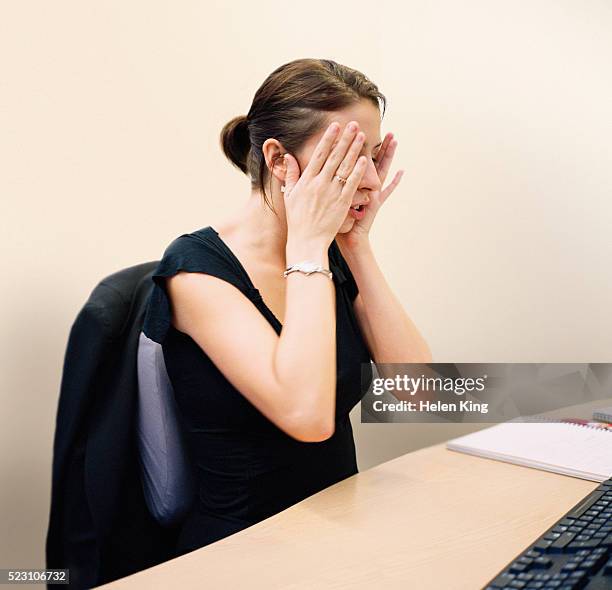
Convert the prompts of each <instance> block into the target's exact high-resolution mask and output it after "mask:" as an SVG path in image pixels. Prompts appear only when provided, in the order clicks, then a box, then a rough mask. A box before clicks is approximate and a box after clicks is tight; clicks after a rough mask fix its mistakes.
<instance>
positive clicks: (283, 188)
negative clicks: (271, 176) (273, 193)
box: [281, 184, 285, 193]
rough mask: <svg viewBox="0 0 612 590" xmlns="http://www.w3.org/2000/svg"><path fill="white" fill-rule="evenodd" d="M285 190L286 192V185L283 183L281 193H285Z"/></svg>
mask: <svg viewBox="0 0 612 590" xmlns="http://www.w3.org/2000/svg"><path fill="white" fill-rule="evenodd" d="M284 192H285V185H284V184H283V185H281V193H284Z"/></svg>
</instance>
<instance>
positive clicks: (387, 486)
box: [100, 444, 598, 590]
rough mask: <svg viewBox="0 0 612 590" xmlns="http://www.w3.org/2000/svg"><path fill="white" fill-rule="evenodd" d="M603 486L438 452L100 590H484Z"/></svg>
mask: <svg viewBox="0 0 612 590" xmlns="http://www.w3.org/2000/svg"><path fill="white" fill-rule="evenodd" d="M597 485H598V484H597V483H595V482H589V481H585V480H580V479H576V478H572V477H566V476H563V475H556V474H554V473H547V472H545V471H537V470H535V469H530V468H527V467H520V466H516V465H510V464H506V463H501V462H498V461H493V460H490V459H482V458H479V457H472V456H469V455H463V454H460V453H456V452H453V451H448V450H446V449H445V447H444V445H443V444H440V445H435V446H432V447H428V448H426V449H421V450H419V451H416V452H413V453H407V454H405V455H402V456H401V457H398V458H396V459H393V460H391V461H387V462H386V463H383V464H381V465H377V466H376V467H373V468H372V469H368V470H366V471H363V472H361V473H359V474H357V475H354V476H353V477H350V478H348V479H345V480H344V481H341V482H339V483H337V484H335V485H334V486H331V487H329V488H327V489H325V490H323V491H321V492H319V493H318V494H315V495H314V496H310V497H309V498H306V499H305V500H303V501H302V502H300V503H299V504H296V505H294V506H291V507H290V508H288V509H287V510H285V511H283V512H281V513H279V514H276V515H274V516H272V517H271V518H268V519H266V520H264V521H262V522H260V523H257V524H256V525H253V526H251V527H249V528H248V529H245V530H243V531H240V532H239V533H236V534H234V535H231V536H230V537H226V538H225V539H221V540H220V541H217V542H216V543H213V544H211V545H207V546H206V547H202V548H201V549H198V550H197V551H193V552H191V553H188V554H186V555H183V556H181V557H179V558H177V559H173V560H171V561H167V562H165V563H163V564H160V565H158V566H156V567H153V568H150V569H147V570H144V571H142V572H139V573H137V574H134V575H132V576H128V577H126V578H123V579H121V580H118V581H116V582H113V583H111V584H105V585H104V586H100V588H104V589H105V590H111V589H126V590H135V589H143V590H144V589H146V590H151V589H157V588H159V589H164V590H166V589H167V588H202V587H206V588H249V589H250V590H254V589H260V588H261V589H266V590H270V589H275V588H284V589H287V588H290V589H292V590H295V589H298V588H304V589H308V590H312V589H314V588H316V589H317V590H318V589H320V588H334V589H340V588H350V589H353V590H354V589H356V588H364V589H368V590H372V589H373V588H375V589H378V588H384V589H387V588H391V589H396V588H397V589H399V588H401V589H402V590H406V589H410V590H412V589H416V590H429V589H431V590H460V589H462V590H463V589H465V590H478V589H480V588H481V587H482V586H483V585H484V584H485V583H486V582H487V581H488V580H489V579H490V578H492V577H493V576H494V575H495V574H496V573H497V572H498V571H499V570H500V569H502V568H503V567H504V566H505V565H506V564H507V563H508V562H509V561H510V560H511V559H512V558H513V557H515V556H516V555H517V554H518V553H520V552H521V551H522V550H523V549H524V548H525V547H526V546H527V545H529V543H531V542H532V541H533V540H535V538H536V537H537V536H538V535H540V534H542V533H543V532H544V531H545V530H546V529H547V528H548V527H550V526H552V524H553V523H554V522H555V521H556V520H557V519H559V518H560V517H561V516H562V515H563V514H564V513H565V512H567V511H568V510H569V509H570V508H571V507H572V506H573V505H574V504H576V503H577V502H578V501H579V500H580V499H581V498H582V497H583V496H585V495H587V494H588V493H589V492H590V491H592V490H593V489H595V488H596V487H597Z"/></svg>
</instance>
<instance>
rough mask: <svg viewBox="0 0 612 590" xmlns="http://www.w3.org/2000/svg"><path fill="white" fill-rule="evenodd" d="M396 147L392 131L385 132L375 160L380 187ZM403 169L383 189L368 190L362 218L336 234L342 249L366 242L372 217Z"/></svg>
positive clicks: (393, 187)
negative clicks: (368, 198)
mask: <svg viewBox="0 0 612 590" xmlns="http://www.w3.org/2000/svg"><path fill="white" fill-rule="evenodd" d="M396 148H397V139H394V138H393V133H387V135H386V136H385V139H384V140H383V143H382V145H381V146H380V150H379V151H378V154H377V160H376V162H375V167H376V172H377V173H378V178H379V179H380V186H381V187H382V186H383V185H384V183H385V180H386V179H387V174H388V173H389V169H390V168H391V162H392V161H393V156H394V154H395V150H396ZM403 174H404V171H403V170H398V171H397V172H396V174H395V176H394V177H393V180H392V181H391V182H390V183H389V184H388V185H387V187H386V188H385V189H384V190H379V191H370V192H369V193H368V196H369V197H370V202H369V203H368V204H367V206H366V208H365V215H364V216H363V218H362V219H359V220H355V222H354V223H353V227H352V228H351V229H350V231H348V232H346V233H342V234H338V235H337V236H336V242H337V243H338V245H339V246H340V247H341V248H342V249H346V250H351V249H355V248H358V247H359V246H360V245H361V244H363V243H365V242H367V240H368V234H369V232H370V228H371V227H372V224H373V223H374V218H375V217H376V214H377V213H378V211H379V209H380V208H381V206H382V204H383V203H384V202H385V201H386V200H387V198H388V197H389V195H390V194H391V193H392V192H393V191H394V190H395V188H396V187H397V185H398V184H399V182H400V180H401V178H402V176H403Z"/></svg>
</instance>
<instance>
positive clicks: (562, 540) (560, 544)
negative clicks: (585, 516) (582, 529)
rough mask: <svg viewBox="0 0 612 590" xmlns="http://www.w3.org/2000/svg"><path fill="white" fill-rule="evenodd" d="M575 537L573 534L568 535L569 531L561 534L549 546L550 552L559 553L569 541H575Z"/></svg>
mask: <svg viewBox="0 0 612 590" xmlns="http://www.w3.org/2000/svg"><path fill="white" fill-rule="evenodd" d="M575 537H576V534H575V533H570V532H569V531H567V532H566V533H563V534H562V535H561V536H560V537H559V538H558V539H557V540H556V541H555V542H554V543H553V544H552V545H551V551H553V552H557V553H560V552H561V551H562V550H563V549H564V548H565V547H566V546H567V544H568V543H570V542H571V541H573V540H574V539H575Z"/></svg>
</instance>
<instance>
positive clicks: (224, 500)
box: [144, 226, 372, 555]
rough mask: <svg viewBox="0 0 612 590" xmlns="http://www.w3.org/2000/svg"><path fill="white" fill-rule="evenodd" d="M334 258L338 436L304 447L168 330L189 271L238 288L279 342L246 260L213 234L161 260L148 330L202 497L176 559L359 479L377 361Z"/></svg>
mask: <svg viewBox="0 0 612 590" xmlns="http://www.w3.org/2000/svg"><path fill="white" fill-rule="evenodd" d="M328 256H329V264H330V270H331V271H332V273H333V281H334V284H335V289H336V342H337V355H336V358H337V371H338V372H337V389H336V428H335V432H334V434H333V435H332V436H331V437H330V438H329V439H327V440H324V441H322V442H300V441H298V440H296V439H294V438H292V437H291V436H289V435H288V434H286V433H285V432H283V431H282V430H281V429H279V428H278V427H277V426H276V425H275V424H274V423H273V422H271V421H270V420H268V419H267V418H266V417H265V416H264V415H263V414H262V413H261V412H260V411H259V410H258V409H257V408H256V407H255V406H254V405H252V404H251V403H250V402H249V400H248V399H247V398H246V397H244V396H243V395H242V394H241V393H240V392H239V391H238V390H237V389H236V388H235V387H234V386H233V385H232V384H231V383H230V382H229V381H228V380H227V379H226V378H225V376H224V375H223V374H222V373H221V371H219V369H218V368H217V367H216V365H215V364H214V363H213V362H212V361H211V359H210V358H209V357H208V356H207V355H206V353H205V352H204V351H203V350H202V349H201V348H200V347H199V346H198V344H196V342H195V341H194V340H192V339H191V337H190V336H188V335H187V334H185V333H183V332H180V331H178V330H177V329H175V328H174V326H172V324H171V313H170V300H169V298H168V296H167V293H166V291H165V282H164V279H165V278H166V277H170V276H172V275H174V274H175V273H177V272H178V271H179V270H184V271H188V272H201V273H206V274H210V275H213V276H216V277H218V278H220V279H222V280H225V281H227V282H229V283H231V284H232V285H234V286H235V287H237V288H238V289H239V290H240V291H241V292H242V293H243V294H244V295H245V296H246V297H248V298H249V299H250V300H251V301H252V302H253V305H255V307H257V309H259V311H260V312H261V313H262V314H263V315H264V317H265V318H266V319H267V320H268V321H269V322H270V324H271V325H272V327H273V328H274V330H275V331H276V332H277V334H279V335H280V333H281V330H282V325H281V323H280V321H279V320H278V319H277V318H276V317H275V315H274V314H273V313H272V311H271V310H270V309H269V308H268V307H267V306H266V304H265V303H264V301H263V300H262V297H261V294H260V293H259V291H258V290H257V289H256V288H255V286H254V285H253V284H252V282H251V280H250V278H249V276H248V274H247V272H246V270H245V269H244V267H243V266H242V264H241V263H240V261H239V260H238V259H237V258H236V256H235V255H234V254H233V252H232V251H231V250H230V249H229V247H228V246H227V245H226V244H225V242H224V241H223V240H222V239H221V237H220V236H219V234H218V233H217V232H216V231H215V230H214V229H213V228H212V227H210V226H208V227H205V228H203V229H200V230H197V231H194V232H192V233H189V234H183V235H181V236H179V237H178V238H176V239H175V240H174V241H173V242H172V243H171V244H170V245H169V246H168V248H167V249H166V251H165V252H164V255H163V257H162V259H161V261H160V263H159V265H158V267H157V268H156V270H155V272H154V275H153V281H154V283H155V287H154V290H153V293H152V295H151V299H150V303H149V306H148V310H147V316H146V318H145V328H144V329H145V332H146V333H147V335H148V336H149V337H150V338H152V339H153V340H156V341H157V342H160V343H161V345H162V349H163V353H164V360H165V363H166V369H167V372H168V376H169V377H170V381H171V383H172V386H173V389H174V395H175V398H176V402H177V406H178V410H179V412H180V414H181V419H182V420H183V422H184V425H185V429H186V441H187V445H188V451H189V453H190V455H191V457H192V458H193V460H194V466H195V469H196V482H197V491H198V493H197V499H196V501H195V503H194V506H193V508H192V510H191V512H190V513H189V515H188V516H187V518H186V520H185V521H184V524H183V525H182V530H181V533H180V536H179V541H178V545H177V548H176V552H177V555H180V554H183V553H186V552H188V551H192V550H195V549H197V548H199V547H202V546H204V545H207V544H209V543H212V542H214V541H217V540H219V539H221V538H223V537H226V536H228V535H231V534H233V533H235V532H237V531H239V530H242V529H244V528H247V527H249V526H251V525H252V524H255V523H256V522H259V521H261V520H263V519H265V518H267V517H269V516H272V515H273V514H276V513H278V512H280V511H282V510H284V509H285V508H288V507H289V506H291V505H292V504H295V503H296V502H299V501H300V500H302V499H304V498H306V497H308V496H310V495H312V494H314V493H316V492H318V491H320V490H322V489H324V488H326V487H328V486H330V485H332V484H334V483H336V482H338V481H340V480H342V479H345V478H346V477H349V476H351V475H353V474H355V473H357V471H358V469H357V461H356V456H355V444H354V440H353V431H352V428H351V422H350V419H349V412H350V411H351V409H352V408H353V407H354V406H355V405H356V404H357V403H358V402H359V401H360V400H361V399H362V397H363V396H364V395H365V393H366V391H367V389H368V388H369V386H370V383H371V380H372V370H371V365H370V355H369V353H368V350H367V347H366V344H365V341H364V340H363V337H362V334H361V332H360V329H359V325H358V323H357V319H356V317H355V314H354V311H353V306H352V303H353V300H354V299H355V297H356V296H357V293H358V289H357V285H356V283H355V280H354V278H353V275H352V274H351V271H350V269H349V267H348V265H347V263H346V261H345V260H344V258H342V255H341V253H340V250H339V248H338V245H337V243H336V241H335V240H334V241H333V242H332V244H331V245H330V247H329V251H328ZM228 313H229V312H228ZM362 374H363V377H362Z"/></svg>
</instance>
